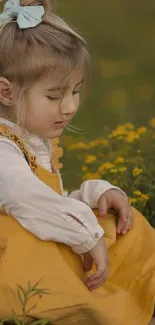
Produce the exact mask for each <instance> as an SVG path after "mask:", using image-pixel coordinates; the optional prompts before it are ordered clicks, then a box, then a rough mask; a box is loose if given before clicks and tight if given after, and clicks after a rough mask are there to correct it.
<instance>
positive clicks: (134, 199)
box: [129, 197, 138, 204]
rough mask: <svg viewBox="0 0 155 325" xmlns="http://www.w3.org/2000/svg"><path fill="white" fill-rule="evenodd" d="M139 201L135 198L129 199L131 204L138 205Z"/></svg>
mask: <svg viewBox="0 0 155 325" xmlns="http://www.w3.org/2000/svg"><path fill="white" fill-rule="evenodd" d="M137 201H138V200H137V199H136V198H135V197H129V202H130V204H134V203H136V202H137Z"/></svg>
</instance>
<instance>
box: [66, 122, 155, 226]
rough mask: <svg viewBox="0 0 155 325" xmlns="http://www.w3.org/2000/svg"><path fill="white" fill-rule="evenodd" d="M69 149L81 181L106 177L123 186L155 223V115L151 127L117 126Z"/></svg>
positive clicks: (149, 125)
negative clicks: (99, 136)
mask: <svg viewBox="0 0 155 325" xmlns="http://www.w3.org/2000/svg"><path fill="white" fill-rule="evenodd" d="M66 150H67V155H68V157H69V159H71V160H72V164H74V166H75V164H77V166H78V167H77V173H76V176H77V177H78V180H79V182H81V181H83V180H87V179H105V180H108V181H109V182H111V183H112V184H114V185H117V186H119V187H121V188H122V189H123V190H124V191H125V192H126V193H127V194H128V197H129V201H130V203H131V204H133V205H134V206H135V207H136V208H138V209H139V210H140V211H141V212H142V213H143V214H144V215H145V216H146V217H147V219H148V220H149V221H150V222H151V223H152V224H154V225H155V209H154V197H155V118H153V119H152V120H151V121H149V124H148V126H141V127H136V126H134V125H133V124H131V123H126V124H124V125H117V126H116V128H115V129H113V130H108V131H104V134H103V137H102V138H99V139H95V140H93V141H89V142H86V141H83V142H78V143H75V144H71V145H69V146H67V147H66ZM73 152H74V154H73ZM75 159H76V160H75ZM77 160H78V163H77ZM72 189H73V188H72Z"/></svg>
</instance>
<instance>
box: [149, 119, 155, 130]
mask: <svg viewBox="0 0 155 325" xmlns="http://www.w3.org/2000/svg"><path fill="white" fill-rule="evenodd" d="M149 124H150V125H151V126H152V127H153V128H155V117H154V118H152V119H151V120H150V121H149Z"/></svg>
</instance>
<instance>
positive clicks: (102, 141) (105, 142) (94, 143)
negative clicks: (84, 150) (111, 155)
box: [88, 139, 109, 148]
mask: <svg viewBox="0 0 155 325" xmlns="http://www.w3.org/2000/svg"><path fill="white" fill-rule="evenodd" d="M108 144H109V141H108V140H107V139H96V140H93V141H91V142H89V145H88V147H89V148H95V147H97V146H101V145H103V146H104V147H106V146H108Z"/></svg>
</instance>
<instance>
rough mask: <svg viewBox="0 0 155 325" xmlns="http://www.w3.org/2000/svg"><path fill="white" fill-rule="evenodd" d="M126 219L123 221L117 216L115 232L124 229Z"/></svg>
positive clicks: (118, 232)
mask: <svg viewBox="0 0 155 325" xmlns="http://www.w3.org/2000/svg"><path fill="white" fill-rule="evenodd" d="M126 223H127V221H124V220H123V219H122V218H121V217H120V218H119V221H118V225H117V229H116V230H117V234H120V233H121V232H122V230H123V229H124V227H125V225H126Z"/></svg>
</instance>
